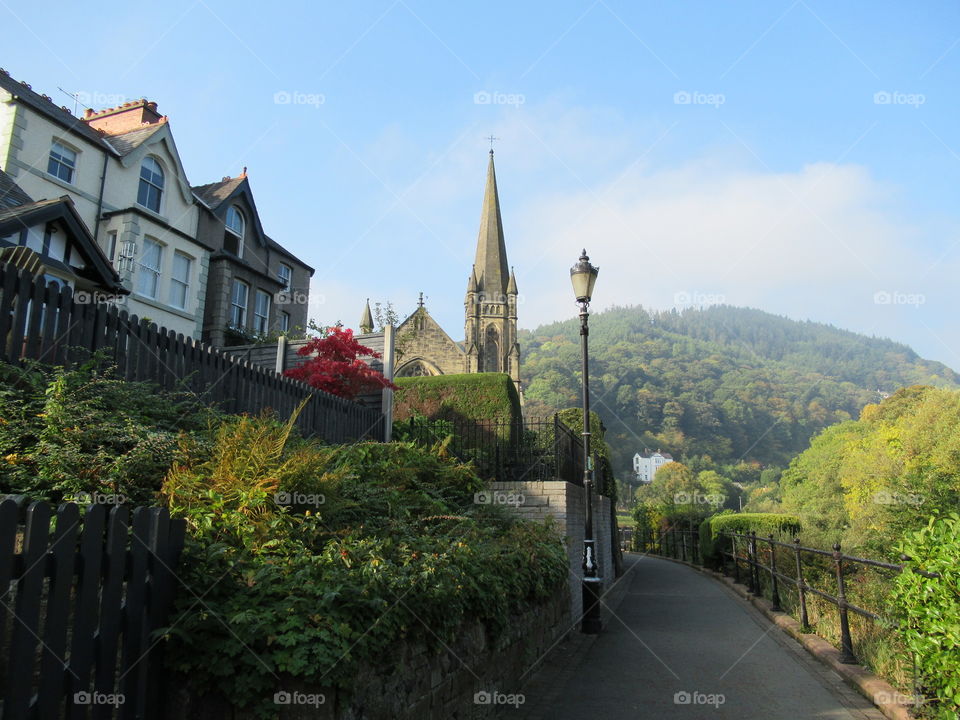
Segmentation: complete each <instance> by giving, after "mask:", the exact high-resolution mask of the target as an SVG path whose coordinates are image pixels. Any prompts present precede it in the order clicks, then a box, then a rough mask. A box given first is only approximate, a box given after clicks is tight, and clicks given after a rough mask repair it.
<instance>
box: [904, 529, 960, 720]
mask: <svg viewBox="0 0 960 720" xmlns="http://www.w3.org/2000/svg"><path fill="white" fill-rule="evenodd" d="M896 549H897V550H898V551H899V552H901V553H903V554H905V555H907V556H908V557H909V558H910V560H908V561H907V562H906V566H907V569H905V570H904V572H903V573H901V574H900V575H899V576H898V577H897V579H896V581H895V583H894V586H893V590H892V591H891V593H890V607H892V608H893V609H894V611H895V613H896V617H897V622H898V625H899V627H900V632H901V634H902V636H903V638H904V641H905V644H906V647H907V649H908V650H909V652H910V653H912V654H913V655H914V657H915V658H916V661H917V669H918V671H919V675H920V684H921V690H922V692H923V694H924V695H925V696H927V697H929V698H932V699H933V703H932V704H931V706H930V707H929V710H930V711H931V714H932V716H933V717H936V718H942V719H943V720H947V718H956V717H957V716H958V714H960V567H958V565H957V557H960V515H957V514H956V513H951V514H950V515H948V516H946V517H941V518H931V519H930V520H929V522H928V523H927V525H926V527H924V528H922V529H920V530H916V531H914V532H911V533H908V534H907V535H906V536H905V537H904V539H903V540H902V541H901V542H900V543H899V545H898V546H897V548H896ZM914 570H924V571H926V572H931V573H939V574H940V577H939V578H928V577H924V576H923V575H921V574H919V573H917V572H914ZM907 660H908V661H909V658H907Z"/></svg>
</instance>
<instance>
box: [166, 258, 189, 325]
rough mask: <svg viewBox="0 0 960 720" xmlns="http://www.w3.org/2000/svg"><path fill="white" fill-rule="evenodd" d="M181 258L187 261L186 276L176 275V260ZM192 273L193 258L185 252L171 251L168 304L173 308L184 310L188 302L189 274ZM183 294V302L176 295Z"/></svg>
mask: <svg viewBox="0 0 960 720" xmlns="http://www.w3.org/2000/svg"><path fill="white" fill-rule="evenodd" d="M178 259H183V260H185V261H186V263H187V272H186V277H184V278H179V277H177V260H178ZM192 273H193V258H192V257H190V256H189V255H187V254H186V253H185V252H182V251H180V250H175V251H174V253H173V263H172V264H171V266H170V304H171V305H172V306H173V307H175V308H180V309H181V310H186V309H187V306H188V305H189V304H190V276H191V274H192ZM181 293H182V295H183V302H182V303H181V302H180V301H179V298H178V297H176V295H180V294H181Z"/></svg>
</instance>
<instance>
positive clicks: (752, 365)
mask: <svg viewBox="0 0 960 720" xmlns="http://www.w3.org/2000/svg"><path fill="white" fill-rule="evenodd" d="M579 341H580V339H579V320H578V319H576V318H574V319H571V320H567V321H564V322H560V323H553V324H550V325H544V326H541V327H538V328H536V329H535V330H523V331H521V333H520V343H521V348H522V354H521V357H522V358H523V365H522V368H521V377H522V378H523V381H524V387H525V395H526V403H527V406H526V410H525V412H526V413H527V414H528V415H540V414H549V413H551V412H553V411H554V410H555V409H557V408H565V407H571V406H576V405H578V404H579V397H580V345H579ZM590 360H591V367H590V379H591V397H592V403H593V409H594V410H596V411H597V413H598V414H599V415H600V417H601V418H602V419H603V421H604V424H605V425H606V426H607V428H608V433H607V440H608V442H609V443H610V446H611V449H612V451H613V455H614V458H613V460H614V466H615V468H616V470H617V471H618V474H620V475H624V474H626V473H628V472H629V468H630V459H631V458H632V456H633V454H634V453H635V452H637V451H638V450H642V449H643V448H644V447H651V448H656V447H660V448H663V449H664V450H668V451H670V452H671V453H673V454H674V455H675V456H676V455H679V456H681V457H682V458H684V459H685V460H687V461H688V462H694V464H696V458H697V457H700V456H710V458H711V459H712V460H713V461H714V462H717V463H727V464H730V463H738V462H741V461H743V462H747V463H756V464H759V465H766V466H770V465H774V466H780V467H784V466H786V464H787V463H788V462H789V460H790V458H792V457H793V456H794V455H796V454H797V453H799V452H801V451H803V450H804V449H805V448H806V447H807V446H808V444H809V441H810V438H811V437H812V436H813V435H815V434H816V433H817V432H819V431H820V430H822V429H823V428H824V427H826V426H828V425H832V424H834V423H837V422H841V421H844V420H850V419H852V418H856V417H858V416H859V413H860V410H861V409H862V408H863V407H864V406H865V405H867V404H869V403H876V402H877V401H878V400H879V399H880V398H881V397H882V396H883V395H886V394H889V393H893V392H895V391H896V390H897V389H899V388H900V387H904V386H909V385H918V384H923V385H933V386H937V387H958V386H960V376H958V375H957V374H956V373H955V372H953V371H952V370H951V369H950V368H948V367H947V366H945V365H943V364H942V363H938V362H932V361H928V360H924V359H922V358H920V357H919V356H918V355H917V354H916V353H915V352H914V351H913V350H911V349H910V348H909V347H907V346H905V345H902V344H899V343H895V342H893V341H891V340H886V339H881V338H873V337H867V336H864V335H858V334H857V333H853V332H849V331H845V330H839V329H837V328H835V327H832V326H830V325H824V324H821V323H813V322H799V321H796V320H790V319H789V318H785V317H780V316H777V315H772V314H769V313H765V312H762V311H760V310H753V309H747V308H735V307H729V306H714V307H710V308H706V309H688V310H685V311H683V312H678V311H676V310H672V311H666V312H650V311H647V310H645V309H644V308H642V307H615V308H611V309H609V310H606V311H603V312H600V313H596V314H592V315H591V316H590Z"/></svg>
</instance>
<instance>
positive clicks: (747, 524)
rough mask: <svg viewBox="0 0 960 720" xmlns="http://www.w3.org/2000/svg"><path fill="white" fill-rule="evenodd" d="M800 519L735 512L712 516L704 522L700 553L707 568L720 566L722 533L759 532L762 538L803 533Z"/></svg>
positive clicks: (775, 514) (779, 514) (701, 527)
mask: <svg viewBox="0 0 960 720" xmlns="http://www.w3.org/2000/svg"><path fill="white" fill-rule="evenodd" d="M800 528H801V524H800V518H798V517H797V516H796V515H786V514H783V513H735V512H732V511H728V512H723V513H719V514H717V515H711V516H710V517H708V518H707V519H706V520H704V521H703V522H702V523H700V554H701V557H702V558H703V562H704V564H705V565H706V564H707V563H708V562H709V563H710V564H713V565H719V564H720V560H721V557H722V556H721V554H720V550H721V547H720V540H721V538H720V537H719V535H720V533H721V532H737V533H746V532H751V531H755V532H756V533H757V534H758V535H759V534H763V535H769V534H771V533H776V534H778V535H779V534H783V533H790V534H792V535H796V534H798V533H799V532H800Z"/></svg>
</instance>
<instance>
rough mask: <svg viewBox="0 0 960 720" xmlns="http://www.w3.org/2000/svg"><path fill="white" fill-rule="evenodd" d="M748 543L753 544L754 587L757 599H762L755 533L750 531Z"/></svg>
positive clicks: (758, 551) (758, 553)
mask: <svg viewBox="0 0 960 720" xmlns="http://www.w3.org/2000/svg"><path fill="white" fill-rule="evenodd" d="M750 542H752V543H753V574H754V587H755V588H756V589H757V592H756V595H757V597H763V585H761V584H760V550H759V549H758V548H757V531H756V530H752V531H750Z"/></svg>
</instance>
